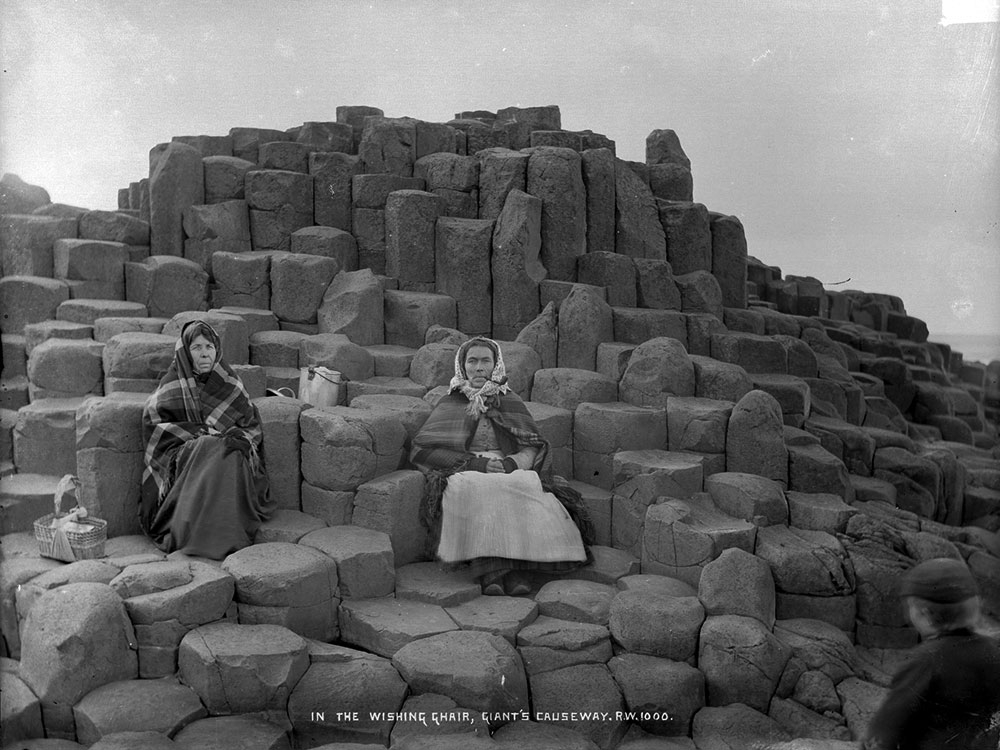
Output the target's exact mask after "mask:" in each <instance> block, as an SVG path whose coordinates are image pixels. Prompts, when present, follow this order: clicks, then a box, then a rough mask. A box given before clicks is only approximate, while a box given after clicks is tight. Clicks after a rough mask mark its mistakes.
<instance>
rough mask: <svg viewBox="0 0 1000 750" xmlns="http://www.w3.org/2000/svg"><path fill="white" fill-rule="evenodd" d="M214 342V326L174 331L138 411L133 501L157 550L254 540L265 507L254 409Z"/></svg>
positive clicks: (199, 552)
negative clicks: (140, 439)
mask: <svg viewBox="0 0 1000 750" xmlns="http://www.w3.org/2000/svg"><path fill="white" fill-rule="evenodd" d="M220 350H221V345H220V340H219V334H217V333H216V332H215V330H214V329H213V328H212V327H211V326H210V325H208V324H207V323H205V322H202V321H192V322H191V323H188V324H187V325H186V326H184V329H183V330H182V331H181V336H180V338H179V339H178V340H177V344H176V346H175V347H174V361H173V362H172V363H171V365H170V368H169V369H168V370H167V373H166V375H164V376H163V379H162V380H161V381H160V384H159V386H158V387H157V389H156V392H155V393H153V394H152V395H151V396H150V397H149V399H148V400H147V401H146V407H145V410H144V411H143V420H142V422H143V435H144V437H145V440H146V470H145V472H144V473H143V481H142V499H141V502H140V508H139V519H140V522H141V524H142V527H143V529H144V530H145V532H146V533H147V534H148V535H149V536H150V537H151V538H152V539H153V541H154V542H156V545H157V546H158V547H159V548H160V549H162V550H163V551H165V552H175V551H179V552H183V553H184V554H187V555H195V556H198V557H207V558H211V559H213V560H220V559H222V558H223V557H225V556H226V555H228V554H230V553H231V552H235V551H236V550H238V549H242V548H243V547H246V546H247V545H249V544H251V543H252V542H253V537H254V534H255V533H256V531H257V529H258V527H259V526H260V523H261V521H263V520H266V519H267V518H268V516H269V515H270V513H271V511H272V504H271V503H270V502H269V498H268V486H267V476H266V475H265V474H264V465H263V461H262V458H261V438H262V432H261V427H260V416H259V415H258V413H257V408H256V407H255V406H254V405H253V404H252V403H251V401H250V396H249V395H248V394H247V391H246V388H244V387H243V383H242V381H241V380H240V379H239V377H238V376H237V375H236V373H234V372H233V370H232V368H231V367H230V366H229V365H228V364H226V363H225V362H223V361H222V358H221V352H220Z"/></svg>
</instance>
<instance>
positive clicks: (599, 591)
mask: <svg viewBox="0 0 1000 750" xmlns="http://www.w3.org/2000/svg"><path fill="white" fill-rule="evenodd" d="M616 593H617V591H616V589H615V588H614V587H613V586H609V585H607V584H602V583H595V582H593V581H580V580H575V579H564V580H559V581H550V582H549V583H546V584H545V585H544V586H542V588H541V590H540V591H539V592H538V594H536V595H535V601H536V602H538V608H539V612H540V613H541V614H543V615H545V616H546V617H553V618H557V619H561V620H576V621H579V622H589V623H594V624H596V625H607V622H608V612H609V609H610V607H611V601H612V599H614V598H615V595H616Z"/></svg>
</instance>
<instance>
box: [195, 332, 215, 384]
mask: <svg viewBox="0 0 1000 750" xmlns="http://www.w3.org/2000/svg"><path fill="white" fill-rule="evenodd" d="M188 352H189V353H190V354H191V363H192V364H193V365H194V371H195V372H196V373H198V374H199V375H204V374H205V373H206V372H208V371H209V370H211V369H212V365H214V364H215V354H216V352H215V344H213V343H212V342H211V341H209V340H208V339H207V338H205V337H204V336H203V335H201V334H200V333H199V334H198V335H197V336H195V337H194V340H192V341H191V346H189V347H188Z"/></svg>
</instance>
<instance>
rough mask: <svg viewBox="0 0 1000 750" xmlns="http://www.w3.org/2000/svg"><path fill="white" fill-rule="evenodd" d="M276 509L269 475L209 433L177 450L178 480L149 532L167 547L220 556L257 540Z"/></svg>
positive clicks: (211, 557) (219, 557) (166, 549)
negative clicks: (255, 471)
mask: <svg viewBox="0 0 1000 750" xmlns="http://www.w3.org/2000/svg"><path fill="white" fill-rule="evenodd" d="M272 512H273V503H271V502H269V500H268V495H267V477H266V475H264V474H263V473H261V474H258V475H256V476H255V475H254V474H253V472H252V471H251V470H250V464H249V462H248V461H247V459H246V458H245V457H244V456H243V454H242V453H240V452H239V451H233V452H230V453H228V454H227V453H226V452H225V440H224V439H223V438H221V437H216V436H210V435H204V436H202V437H199V438H195V439H194V440H190V441H188V442H187V443H185V444H184V445H183V446H181V448H179V449H178V456H177V471H176V478H175V479H174V483H173V485H172V486H171V488H170V491H169V492H168V493H167V496H166V498H164V500H163V503H162V504H161V505H160V507H159V509H158V510H157V511H156V515H155V517H154V518H153V521H152V524H151V526H150V530H149V532H150V536H151V537H152V539H153V541H154V542H156V545H157V546H158V547H159V548H160V549H162V550H163V551H164V552H183V553H184V554H186V555H193V556H197V557H207V558H210V559H212V560H221V559H222V558H224V557H226V556H227V555H229V554H230V553H232V552H235V551H236V550H239V549H243V548H244V547H246V546H248V545H250V544H251V543H252V542H253V537H254V534H255V533H256V532H257V529H258V528H259V527H260V524H261V522H262V521H265V520H267V518H269V517H270V515H271V513H272Z"/></svg>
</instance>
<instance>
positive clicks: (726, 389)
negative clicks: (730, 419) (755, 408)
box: [691, 355, 753, 402]
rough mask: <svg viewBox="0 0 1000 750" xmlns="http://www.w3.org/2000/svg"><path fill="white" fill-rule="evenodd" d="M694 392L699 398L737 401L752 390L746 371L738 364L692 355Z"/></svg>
mask: <svg viewBox="0 0 1000 750" xmlns="http://www.w3.org/2000/svg"><path fill="white" fill-rule="evenodd" d="M691 363H692V364H693V365H694V374H695V394H694V395H696V396H698V397H699V398H714V399H718V400H721V401H733V402H735V401H739V400H740V399H741V398H743V397H744V396H745V395H747V394H748V393H749V392H750V391H752V390H753V383H752V382H751V380H750V376H749V375H748V374H747V371H746V370H744V369H743V368H742V367H740V366H739V365H734V364H730V363H727V362H718V361H717V360H714V359H711V358H710V357H707V356H699V355H692V356H691Z"/></svg>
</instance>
